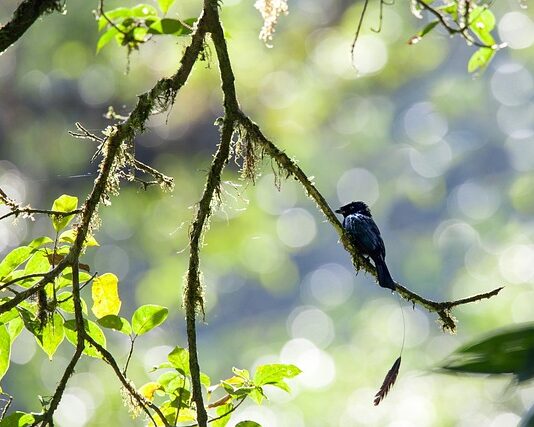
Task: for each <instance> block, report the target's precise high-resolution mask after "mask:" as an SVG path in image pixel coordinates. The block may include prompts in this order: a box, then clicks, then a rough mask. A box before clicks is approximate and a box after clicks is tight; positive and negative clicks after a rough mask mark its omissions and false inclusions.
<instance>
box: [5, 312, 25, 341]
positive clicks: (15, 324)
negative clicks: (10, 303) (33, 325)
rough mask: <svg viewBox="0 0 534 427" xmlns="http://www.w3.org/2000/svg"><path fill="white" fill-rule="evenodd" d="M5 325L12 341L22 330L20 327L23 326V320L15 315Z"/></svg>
mask: <svg viewBox="0 0 534 427" xmlns="http://www.w3.org/2000/svg"><path fill="white" fill-rule="evenodd" d="M6 326H7V332H9V336H10V337H11V342H12V343H13V342H14V341H15V339H16V338H17V337H18V336H19V334H20V333H21V332H22V329H23V328H24V322H23V321H22V319H21V318H20V316H18V315H17V317H16V318H15V319H13V320H12V321H11V322H9V323H8V324H7V325H6Z"/></svg>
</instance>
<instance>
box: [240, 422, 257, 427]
mask: <svg viewBox="0 0 534 427" xmlns="http://www.w3.org/2000/svg"><path fill="white" fill-rule="evenodd" d="M235 427H261V424H258V423H257V422H256V421H241V422H239V423H237V424H236V425H235Z"/></svg>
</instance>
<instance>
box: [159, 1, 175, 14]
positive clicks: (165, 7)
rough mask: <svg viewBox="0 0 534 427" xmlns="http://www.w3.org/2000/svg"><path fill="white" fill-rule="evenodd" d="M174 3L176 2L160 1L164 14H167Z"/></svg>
mask: <svg viewBox="0 0 534 427" xmlns="http://www.w3.org/2000/svg"><path fill="white" fill-rule="evenodd" d="M174 2H175V0H158V5H159V8H160V9H161V11H162V12H163V14H166V13H167V12H168V11H169V9H170V8H171V6H172V5H173V3H174Z"/></svg>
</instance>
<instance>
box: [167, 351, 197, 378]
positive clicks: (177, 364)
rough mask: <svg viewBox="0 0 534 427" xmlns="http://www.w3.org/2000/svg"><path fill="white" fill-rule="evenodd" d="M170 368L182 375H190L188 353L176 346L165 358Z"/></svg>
mask: <svg viewBox="0 0 534 427" xmlns="http://www.w3.org/2000/svg"><path fill="white" fill-rule="evenodd" d="M167 359H168V360H169V362H171V364H172V366H173V367H174V368H176V370H177V371H179V372H180V373H181V374H182V375H191V371H190V370H189V352H188V351H187V350H186V349H185V348H182V347H178V346H176V347H175V348H174V349H173V350H172V351H171V352H170V353H169V355H168V356H167Z"/></svg>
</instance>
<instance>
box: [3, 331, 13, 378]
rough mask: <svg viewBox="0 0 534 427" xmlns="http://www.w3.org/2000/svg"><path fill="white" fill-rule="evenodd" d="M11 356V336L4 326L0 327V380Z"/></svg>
mask: <svg viewBox="0 0 534 427" xmlns="http://www.w3.org/2000/svg"><path fill="white" fill-rule="evenodd" d="M10 354H11V336H10V335H9V332H8V330H7V328H6V325H0V379H1V378H3V376H4V375H5V374H6V372H7V370H8V368H9V356H10Z"/></svg>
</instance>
